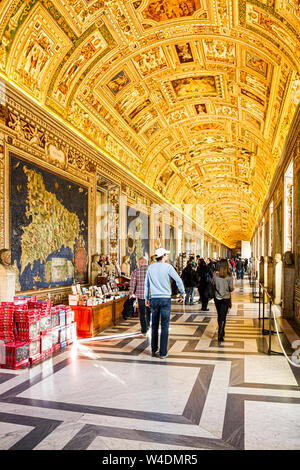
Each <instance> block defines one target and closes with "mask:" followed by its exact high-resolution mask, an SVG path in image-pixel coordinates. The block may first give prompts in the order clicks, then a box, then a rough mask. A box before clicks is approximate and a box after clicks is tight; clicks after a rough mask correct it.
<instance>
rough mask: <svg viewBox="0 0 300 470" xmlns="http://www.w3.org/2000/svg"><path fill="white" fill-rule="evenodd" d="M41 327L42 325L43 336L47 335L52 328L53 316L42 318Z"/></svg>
mask: <svg viewBox="0 0 300 470" xmlns="http://www.w3.org/2000/svg"><path fill="white" fill-rule="evenodd" d="M40 325H41V329H40V331H41V334H45V332H46V331H47V330H48V329H49V328H51V315H45V316H41V322H40Z"/></svg>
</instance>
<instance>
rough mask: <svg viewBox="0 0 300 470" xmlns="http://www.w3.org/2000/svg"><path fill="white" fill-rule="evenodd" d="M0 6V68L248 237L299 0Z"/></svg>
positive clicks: (103, 145) (132, 163) (284, 117)
mask: <svg viewBox="0 0 300 470" xmlns="http://www.w3.org/2000/svg"><path fill="white" fill-rule="evenodd" d="M0 18H1V20H0V35H1V45H0V71H1V75H2V77H7V78H8V79H9V80H10V81H11V82H13V83H15V84H17V85H18V87H19V88H21V89H23V90H24V91H25V92H26V93H27V94H28V95H30V96H32V97H33V98H35V100H37V101H38V102H39V103H40V104H41V106H43V107H44V108H46V109H48V110H51V112H52V113H55V114H57V115H58V116H60V118H62V119H64V120H65V122H66V123H67V124H68V125H69V126H72V127H74V128H76V129H77V131H78V132H80V133H81V134H82V135H84V136H85V137H86V138H88V139H90V140H91V141H92V142H93V143H94V144H95V145H96V146H97V147H98V148H99V149H103V150H105V152H106V153H108V154H109V155H111V157H112V158H114V159H116V160H117V161H118V162H119V163H121V164H122V165H124V166H125V167H126V168H128V169H129V170H130V171H131V172H132V173H133V174H135V175H136V176H137V177H138V178H139V179H140V180H141V181H143V182H144V183H145V184H147V185H148V186H149V187H151V188H152V189H153V190H154V191H156V192H157V193H159V194H160V195H161V196H162V197H164V198H165V199H166V200H168V201H169V202H171V203H172V204H174V205H176V206H178V207H182V206H183V205H184V204H190V205H191V206H192V208H195V207H196V205H197V204H201V205H202V206H203V208H204V214H205V229H206V230H207V231H209V232H210V233H211V234H212V235H214V236H215V237H217V238H218V239H219V240H221V241H223V242H224V243H225V244H227V245H228V246H234V245H235V243H236V242H237V241H238V240H249V239H250V237H251V234H252V231H253V228H254V226H255V223H256V220H257V217H258V215H259V213H260V210H261V207H262V204H263V201H264V198H265V196H266V194H267V190H268V186H269V184H270V182H271V179H272V176H273V174H274V171H275V169H276V166H277V163H278V160H279V158H280V154H281V151H282V149H283V146H284V142H285V139H286V136H287V133H288V130H289V127H290V124H291V121H292V118H293V115H294V113H295V110H296V106H297V104H298V102H299V96H300V92H299V90H300V85H299V83H300V80H299V72H300V7H299V2H298V1H297V0H261V1H256V0H253V1H246V0H140V1H134V0H118V1H117V0H51V1H50V0H40V1H36V0H26V1H21V0H20V1H15V0H12V1H7V0H2V1H0ZM14 125H15V123H13V122H12V123H11V126H12V127H13V126H14ZM191 213H193V210H192V212H191Z"/></svg>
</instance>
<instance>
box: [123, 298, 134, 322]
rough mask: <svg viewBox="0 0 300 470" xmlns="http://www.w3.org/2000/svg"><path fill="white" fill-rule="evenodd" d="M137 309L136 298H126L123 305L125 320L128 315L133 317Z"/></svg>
mask: <svg viewBox="0 0 300 470" xmlns="http://www.w3.org/2000/svg"><path fill="white" fill-rule="evenodd" d="M135 309H136V299H135V298H134V297H132V298H131V299H130V298H128V299H126V300H125V302H124V305H123V311H122V316H123V318H124V320H126V318H128V317H133V316H134V314H135Z"/></svg>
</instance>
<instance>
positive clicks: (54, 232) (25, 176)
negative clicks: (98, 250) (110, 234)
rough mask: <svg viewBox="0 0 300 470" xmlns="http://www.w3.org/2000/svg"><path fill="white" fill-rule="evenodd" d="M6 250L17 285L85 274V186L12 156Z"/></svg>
mask: <svg viewBox="0 0 300 470" xmlns="http://www.w3.org/2000/svg"><path fill="white" fill-rule="evenodd" d="M10 184H11V194H10V196H11V209H10V220H11V250H12V251H11V252H12V264H13V265H14V266H15V267H17V268H18V271H19V280H18V282H19V287H20V290H22V291H27V290H31V289H41V288H49V287H58V286H66V285H70V284H72V283H73V282H74V280H76V281H78V282H80V283H84V282H87V280H88V272H87V261H88V189H87V188H84V187H81V186H79V185H77V184H74V183H71V182H70V181H67V180H65V179H63V178H61V177H59V176H57V175H55V174H52V173H50V172H48V171H45V170H42V169H41V168H38V167H36V166H34V165H32V164H29V163H27V162H24V161H22V160H20V159H19V158H17V157H16V156H13V155H12V156H11V163H10Z"/></svg>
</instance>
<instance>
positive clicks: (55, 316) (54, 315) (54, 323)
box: [51, 311, 59, 328]
mask: <svg viewBox="0 0 300 470" xmlns="http://www.w3.org/2000/svg"><path fill="white" fill-rule="evenodd" d="M55 326H59V313H58V312H56V311H54V312H51V327H52V328H53V327H55Z"/></svg>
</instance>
